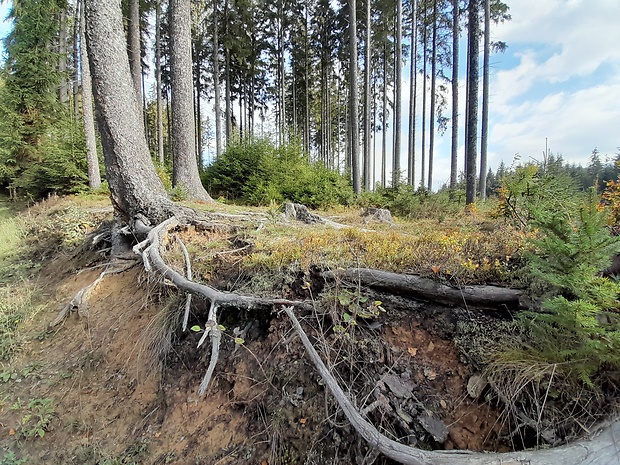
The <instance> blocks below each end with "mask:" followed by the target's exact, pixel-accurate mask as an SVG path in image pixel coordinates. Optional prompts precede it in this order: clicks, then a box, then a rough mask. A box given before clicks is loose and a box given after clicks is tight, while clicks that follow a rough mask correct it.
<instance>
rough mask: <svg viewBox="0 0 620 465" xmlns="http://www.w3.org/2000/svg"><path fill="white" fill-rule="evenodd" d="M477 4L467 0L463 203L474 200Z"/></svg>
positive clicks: (476, 137)
mask: <svg viewBox="0 0 620 465" xmlns="http://www.w3.org/2000/svg"><path fill="white" fill-rule="evenodd" d="M478 7H479V5H478V2H477V1H471V2H469V26H468V45H469V53H468V57H469V60H468V66H467V70H468V75H467V84H468V86H467V140H466V141H465V143H466V147H467V151H466V154H465V182H466V186H465V203H466V204H467V205H469V204H472V203H474V202H475V201H476V178H477V176H476V175H477V172H476V159H477V153H476V146H477V142H478V34H479V32H480V24H479V22H478V10H479V8H478Z"/></svg>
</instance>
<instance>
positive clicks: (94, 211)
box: [0, 197, 538, 465]
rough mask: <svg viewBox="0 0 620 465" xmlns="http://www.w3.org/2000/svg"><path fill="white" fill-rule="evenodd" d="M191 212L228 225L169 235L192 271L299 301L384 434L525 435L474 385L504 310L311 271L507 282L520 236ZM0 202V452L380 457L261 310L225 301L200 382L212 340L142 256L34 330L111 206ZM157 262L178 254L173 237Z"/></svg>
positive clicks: (434, 225) (352, 392) (78, 275)
mask: <svg viewBox="0 0 620 465" xmlns="http://www.w3.org/2000/svg"><path fill="white" fill-rule="evenodd" d="M3 205H6V204H3ZM193 207H196V208H197V209H199V210H201V211H203V212H205V214H211V215H215V217H216V218H219V220H221V221H223V222H224V221H225V222H227V223H230V222H233V223H235V222H236V223H237V225H236V229H235V231H234V233H231V232H230V230H222V232H206V231H200V230H196V229H195V228H189V229H186V230H183V231H178V233H177V234H178V236H179V238H180V239H182V241H183V243H184V244H185V245H186V246H187V249H188V250H189V251H190V254H191V256H192V261H193V267H194V269H193V273H194V278H195V279H197V280H200V281H202V282H205V283H208V284H210V285H213V286H214V287H217V288H218V289H222V290H226V291H235V292H239V293H245V294H252V295H261V296H267V295H270V296H277V297H284V298H290V299H305V300H307V301H309V302H311V303H312V310H305V311H301V310H300V311H299V316H300V318H301V319H302V323H303V325H304V327H305V328H306V329H307V331H308V332H310V333H311V334H312V336H311V339H312V340H313V342H314V343H315V345H316V346H317V348H318V350H319V352H320V354H321V356H322V357H323V359H324V360H325V362H326V363H327V365H328V366H329V367H330V369H331V370H332V372H333V373H335V375H336V376H337V378H338V379H339V381H340V383H341V385H342V386H343V387H344V388H345V391H346V392H347V393H348V394H349V396H350V397H351V398H352V399H353V401H354V403H355V404H356V405H357V406H358V407H359V408H360V409H362V410H364V409H366V411H365V414H366V415H367V416H368V418H369V419H371V420H372V421H373V423H374V424H375V425H376V426H377V428H379V430H380V431H382V432H383V433H384V434H386V435H387V436H389V437H392V438H394V439H397V440H399V441H401V442H404V443H407V444H411V445H416V446H417V447H421V448H428V449H432V448H434V449H453V448H458V449H469V450H492V451H506V450H511V449H513V448H520V447H523V445H526V446H532V445H536V442H537V440H538V439H536V438H535V437H519V436H518V435H513V434H511V431H510V427H509V426H510V423H511V418H510V415H509V412H508V411H507V410H506V409H505V408H504V407H502V406H501V405H500V404H498V403H497V402H496V401H495V400H494V399H493V396H491V395H490V394H489V393H488V391H489V389H488V387H486V388H484V386H485V383H484V382H482V383H480V380H481V379H484V376H482V375H481V372H480V370H481V369H482V368H481V363H480V360H481V358H480V357H481V351H483V350H484V344H485V343H489V342H493V341H494V340H497V336H498V335H499V334H501V333H502V332H505V331H506V330H507V329H506V328H508V327H509V320H510V317H509V315H507V314H506V313H505V312H497V314H491V315H489V314H488V313H482V312H480V311H478V310H476V309H472V308H467V305H462V306H457V307H444V306H439V305H435V304H433V303H429V302H421V301H417V300H414V299H409V298H405V297H402V296H396V295H390V294H386V293H382V292H379V291H375V290H373V289H370V288H364V287H362V286H360V285H359V283H358V284H357V285H356V283H347V282H343V281H338V280H337V281H335V282H325V280H324V279H322V277H321V276H320V270H325V269H337V268H339V267H349V266H352V265H355V266H368V267H372V268H378V269H384V270H388V271H394V272H407V273H418V274H423V275H426V276H430V277H433V278H434V279H438V280H441V281H444V282H446V283H451V284H458V285H462V284H469V283H502V282H504V283H505V282H507V281H508V280H510V281H511V282H512V283H515V282H518V280H519V279H520V277H519V276H520V275H519V273H520V271H519V261H518V252H519V250H520V247H522V243H523V240H524V235H523V233H521V232H519V231H517V230H515V229H513V228H511V227H509V226H508V225H506V224H505V223H503V222H502V221H500V220H493V219H490V218H489V217H488V216H486V215H479V216H476V215H475V214H474V215H472V214H468V215H462V216H458V217H455V218H450V219H446V218H441V220H437V219H426V220H420V221H417V222H406V221H398V220H396V221H395V223H394V224H384V223H372V222H370V223H369V222H368V221H367V220H365V219H364V218H362V217H361V216H360V212H359V211H358V210H351V209H349V210H341V211H331V212H325V213H323V214H324V215H325V216H329V217H330V218H331V219H332V220H334V221H337V222H338V223H341V224H345V225H347V228H344V229H342V230H338V229H334V228H330V227H329V226H326V225H313V226H306V225H302V224H301V223H299V224H297V223H294V222H284V221H283V220H282V218H281V216H280V213H279V212H278V211H276V210H275V209H252V212H251V214H250V216H249V218H250V219H249V220H248V217H247V216H245V215H241V213H242V212H247V211H248V210H249V209H246V208H245V207H231V206H223V205H222V206H211V205H209V206H207V205H198V206H197V205H193ZM2 213H3V217H2V218H0V236H2V235H3V234H5V235H6V237H4V236H3V237H2V244H0V263H2V266H1V269H0V284H1V286H2V300H3V303H2V308H1V309H0V310H1V311H2V314H1V315H0V317H2V319H0V331H2V334H0V337H1V338H2V342H0V356H2V358H3V359H4V360H5V361H4V362H2V364H1V365H0V465H11V464H19V463H31V464H39V463H46V464H48V463H49V464H80V465H96V464H97V465H112V464H259V465H267V464H268V465H277V464H293V463H303V464H325V463H333V464H338V463H342V464H349V463H355V464H372V463H390V462H389V461H387V460H386V459H384V458H382V457H378V456H377V454H376V453H375V452H374V451H373V449H371V448H369V447H368V446H367V445H366V444H365V443H364V442H363V441H362V440H360V439H359V438H358V436H357V435H356V433H355V431H354V430H353V429H352V427H351V426H350V425H349V424H348V422H347V421H346V418H345V417H344V416H343V414H342V412H341V410H340V409H339V408H338V406H337V405H336V403H335V401H334V400H333V399H332V398H331V396H330V395H329V393H328V392H327V391H326V389H325V387H324V385H323V382H322V380H321V378H320V377H319V375H318V373H317V372H316V369H315V367H314V365H313V364H312V363H311V362H310V361H309V360H308V358H307V356H306V354H305V351H304V349H303V346H302V345H301V342H300V340H299V337H298V336H297V335H296V334H295V333H294V332H293V330H292V328H291V325H290V322H289V320H288V319H287V318H286V317H285V316H284V315H281V314H280V313H278V310H277V309H274V311H273V312H264V311H263V312H262V313H261V312H253V311H245V310H244V311H233V312H231V311H228V312H227V313H225V314H223V315H221V317H220V318H221V321H220V322H219V323H220V324H222V325H223V326H224V327H225V329H224V338H223V340H222V347H221V352H220V359H219V362H218V365H217V368H216V371H215V375H214V379H213V381H212V384H211V385H210V387H209V389H208V391H207V393H206V396H204V397H200V396H199V395H198V386H199V384H200V381H201V379H202V377H203V375H204V373H205V371H206V368H207V365H208V361H209V352H210V351H209V348H208V347H206V348H205V347H201V348H197V343H198V340H199V339H200V337H201V326H203V325H204V323H205V321H206V314H207V311H208V305H206V304H205V303H204V302H194V306H193V307H192V313H191V317H190V322H189V326H190V327H192V330H191V331H187V332H184V333H183V332H181V330H180V329H179V326H180V325H179V320H180V315H181V314H182V309H183V306H184V298H183V296H179V295H177V293H176V292H175V290H174V289H172V288H171V287H170V286H169V285H167V283H166V282H162V280H161V278H157V277H154V276H153V275H148V274H147V273H146V272H145V271H144V270H143V268H142V265H141V263H139V262H136V264H135V266H133V267H131V268H129V269H128V270H126V271H124V272H122V273H118V274H110V275H107V276H106V277H105V278H104V279H103V280H102V281H101V283H100V284H99V285H98V286H97V287H96V288H95V289H94V290H93V292H92V293H91V294H90V295H89V297H88V301H87V304H88V307H87V312H80V313H81V314H80V315H78V314H77V313H72V314H70V315H69V317H68V318H67V319H66V320H65V321H64V322H63V323H62V324H61V325H59V326H56V327H54V328H50V327H49V325H50V323H51V322H52V321H53V320H54V319H55V318H56V316H57V314H58V313H59V311H60V310H61V309H62V308H63V307H64V306H65V305H66V304H67V303H68V302H69V301H70V300H71V298H72V297H73V296H74V295H75V294H76V292H78V291H79V290H80V289H82V288H84V287H85V286H87V285H89V284H90V283H92V282H93V281H94V280H95V279H96V278H97V277H98V276H99V274H100V273H101V271H102V270H103V269H105V267H106V263H107V260H106V257H105V256H104V255H103V254H101V253H99V252H98V251H96V250H90V248H89V247H88V246H86V245H85V242H84V239H85V237H87V234H88V233H90V232H92V231H93V230H94V229H95V228H96V227H97V226H98V225H99V224H101V223H102V222H103V221H105V220H107V219H110V217H111V209H110V208H109V201H108V200H107V199H105V198H104V197H98V198H97V197H76V198H67V199H59V198H52V199H49V200H48V201H46V202H43V203H41V204H39V205H36V206H34V207H32V208H30V209H29V210H27V211H25V212H22V213H21V214H20V215H18V216H15V217H14V216H13V214H12V213H10V212H8V209H7V208H3V210H2ZM218 215H219V216H218ZM15 218H17V219H15ZM2 225H3V226H4V230H3V229H2ZM12 230H14V231H21V233H19V234H18V236H19V237H16V236H15V235H12V234H11V233H10V232H8V233H7V231H12ZM88 237H91V238H92V236H88ZM86 244H87V243H86ZM164 258H165V259H166V260H167V261H168V263H170V264H171V265H173V266H175V267H176V268H178V269H179V271H182V270H183V269H184V266H185V265H184V262H183V255H182V253H181V250H180V248H179V247H174V245H173V244H171V245H170V247H169V250H168V252H167V253H166V256H165V257H164ZM476 384H479V385H480V387H481V389H477V387H476ZM468 385H469V386H468ZM482 388H484V389H482Z"/></svg>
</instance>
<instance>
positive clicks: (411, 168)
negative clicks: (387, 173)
mask: <svg viewBox="0 0 620 465" xmlns="http://www.w3.org/2000/svg"><path fill="white" fill-rule="evenodd" d="M457 1H458V0H457ZM411 10H412V11H411V67H410V69H409V145H408V149H409V150H408V163H407V175H408V181H409V185H411V186H413V185H415V123H416V96H417V90H418V89H417V85H418V82H417V81H418V73H417V69H416V65H417V61H418V60H417V56H418V21H417V14H418V2H417V0H412V2H411Z"/></svg>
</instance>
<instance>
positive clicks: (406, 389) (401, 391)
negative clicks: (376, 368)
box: [381, 375, 415, 399]
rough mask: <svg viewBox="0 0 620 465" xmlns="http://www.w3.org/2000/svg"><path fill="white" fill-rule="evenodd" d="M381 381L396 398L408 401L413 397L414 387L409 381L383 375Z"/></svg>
mask: <svg viewBox="0 0 620 465" xmlns="http://www.w3.org/2000/svg"><path fill="white" fill-rule="evenodd" d="M381 380H382V381H383V382H384V383H385V384H386V385H387V387H389V388H390V391H392V392H393V393H394V395H395V396H396V397H400V398H404V399H408V398H409V397H411V396H412V395H413V389H414V388H415V385H414V384H413V382H412V381H411V380H409V379H403V378H401V377H400V376H396V375H385V376H384V377H383V378H382V379H381Z"/></svg>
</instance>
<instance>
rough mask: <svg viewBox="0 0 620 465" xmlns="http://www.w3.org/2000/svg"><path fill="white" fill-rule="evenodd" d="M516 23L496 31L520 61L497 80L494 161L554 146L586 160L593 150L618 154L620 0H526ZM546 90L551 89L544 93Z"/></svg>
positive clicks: (515, 9)
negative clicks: (619, 20) (608, 69)
mask: <svg viewBox="0 0 620 465" xmlns="http://www.w3.org/2000/svg"><path fill="white" fill-rule="evenodd" d="M511 14H512V17H513V20H512V21H510V22H507V23H505V24H502V25H498V26H497V27H496V28H495V31H494V35H495V36H496V38H497V39H501V40H505V41H507V42H508V45H509V49H508V51H509V53H510V52H511V51H512V53H513V56H514V57H515V58H517V59H518V64H516V65H515V66H513V67H506V66H502V63H501V62H502V61H506V62H507V61H509V60H508V59H506V58H504V59H502V57H501V56H499V57H497V61H499V68H500V70H499V71H497V72H496V73H495V74H494V75H493V78H492V87H491V93H492V103H491V109H490V112H491V124H492V129H491V139H490V150H491V152H492V155H491V157H490V158H492V159H495V162H496V163H494V164H495V166H496V164H497V163H498V162H499V159H500V158H502V159H504V161H506V162H510V161H511V159H512V157H513V156H514V154H515V153H519V154H520V155H521V158H522V159H527V158H529V157H540V155H541V154H542V152H543V150H544V147H545V138H548V140H549V144H550V148H551V149H552V151H554V152H556V153H562V154H563V155H564V158H565V159H567V160H570V161H571V162H576V163H582V164H583V163H587V160H588V157H589V155H590V153H591V151H592V149H593V148H594V147H597V148H598V149H599V150H600V151H601V153H603V154H605V153H608V154H612V153H614V152H615V151H616V148H617V146H620V138H619V137H618V132H617V131H618V130H617V126H618V122H620V105H618V102H620V78H618V77H616V75H615V74H613V73H605V72H602V71H601V66H602V65H607V66H608V67H610V69H612V70H617V71H620V47H617V45H616V44H618V43H620V28H618V27H617V24H616V22H617V18H618V17H619V16H620V3H619V2H618V1H617V0H597V1H594V2H593V1H586V0H570V1H569V0H545V1H544V2H541V1H537V0H522V1H520V2H513V3H512V4H511ZM542 91H545V92H547V94H546V95H544V94H542Z"/></svg>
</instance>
